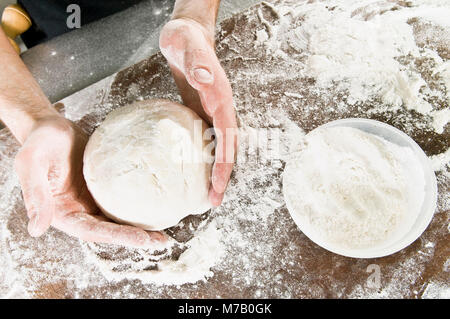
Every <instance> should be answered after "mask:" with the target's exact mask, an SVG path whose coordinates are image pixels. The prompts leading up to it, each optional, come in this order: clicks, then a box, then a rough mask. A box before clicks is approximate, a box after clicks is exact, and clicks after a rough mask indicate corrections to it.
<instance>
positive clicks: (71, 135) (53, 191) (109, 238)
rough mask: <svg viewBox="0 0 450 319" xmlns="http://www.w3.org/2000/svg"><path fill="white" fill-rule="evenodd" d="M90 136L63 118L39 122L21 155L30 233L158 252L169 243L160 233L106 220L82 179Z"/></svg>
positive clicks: (18, 165) (19, 163) (18, 159)
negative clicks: (64, 235)
mask: <svg viewBox="0 0 450 319" xmlns="http://www.w3.org/2000/svg"><path fill="white" fill-rule="evenodd" d="M87 140H88V138H87V136H86V135H85V134H84V133H83V132H82V131H81V130H80V129H79V128H77V127H76V126H75V125H74V124H73V123H72V122H70V121H68V120H66V119H65V118H63V117H62V116H53V117H48V118H45V119H41V120H39V121H37V122H36V123H35V124H34V126H33V128H32V130H31V132H30V134H29V135H28V137H27V138H26V140H25V143H24V144H23V146H22V148H21V149H20V151H19V153H18V154H17V157H16V161H15V169H16V172H17V174H18V176H19V180H20V184H21V186H22V193H23V198H24V201H25V206H26V209H27V213H28V217H29V218H30V221H29V224H28V231H29V233H30V234H31V235H32V236H34V237H38V236H41V235H42V234H43V233H44V232H45V231H46V230H47V229H48V228H49V227H50V225H51V226H54V227H55V228H57V229H59V230H62V231H64V232H65V233H67V234H69V235H71V236H75V237H78V238H80V239H82V240H86V241H90V242H100V243H110V244H117V245H124V246H130V247H139V248H154V247H156V245H157V244H158V243H161V242H164V241H165V240H166V238H165V236H164V235H163V234H161V233H158V232H146V231H144V230H142V229H139V228H136V227H132V226H125V225H118V224H115V223H113V222H110V221H109V220H108V219H107V218H106V217H104V216H102V215H101V214H100V212H99V210H98V208H97V207H96V205H95V203H94V200H93V199H92V197H91V195H90V194H89V192H88V189H87V187H86V182H85V181H84V178H83V153H84V149H85V146H86V143H87Z"/></svg>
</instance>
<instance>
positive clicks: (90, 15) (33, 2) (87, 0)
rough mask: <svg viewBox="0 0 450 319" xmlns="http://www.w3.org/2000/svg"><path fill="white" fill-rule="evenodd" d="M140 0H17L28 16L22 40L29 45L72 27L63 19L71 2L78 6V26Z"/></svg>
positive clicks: (65, 17) (66, 16) (67, 15)
mask: <svg viewBox="0 0 450 319" xmlns="http://www.w3.org/2000/svg"><path fill="white" fill-rule="evenodd" d="M141 1H142V0H18V1H17V3H18V4H20V5H21V6H22V7H23V8H24V9H25V11H27V12H28V14H29V15H30V17H31V20H32V22H33V25H32V27H31V28H30V29H29V30H28V31H27V32H25V33H24V34H22V40H23V42H24V43H25V45H26V46H27V47H28V48H30V47H33V46H35V45H37V44H39V43H42V42H45V41H47V40H49V39H51V38H54V37H56V36H58V35H61V34H63V33H66V32H69V31H72V30H73V29H70V28H68V26H67V19H68V17H69V16H70V15H71V14H73V11H71V12H67V8H68V6H69V5H71V4H77V5H79V6H80V9H81V10H80V12H81V26H83V25H85V24H88V23H90V22H93V21H96V20H99V19H101V18H104V17H107V16H109V15H111V14H114V13H117V12H120V11H123V10H125V9H127V8H129V7H131V6H133V5H135V4H137V3H139V2H141Z"/></svg>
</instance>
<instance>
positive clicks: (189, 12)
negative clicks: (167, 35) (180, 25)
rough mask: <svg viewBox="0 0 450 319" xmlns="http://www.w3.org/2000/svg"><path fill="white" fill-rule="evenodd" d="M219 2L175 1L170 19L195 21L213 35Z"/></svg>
mask: <svg viewBox="0 0 450 319" xmlns="http://www.w3.org/2000/svg"><path fill="white" fill-rule="evenodd" d="M219 5H220V0H176V2H175V8H174V10H173V14H172V19H179V18H188V19H192V20H195V21H197V22H199V23H200V24H202V25H203V26H204V27H206V28H207V29H208V31H209V32H211V34H212V35H214V28H215V25H216V20H217V13H218V12H219Z"/></svg>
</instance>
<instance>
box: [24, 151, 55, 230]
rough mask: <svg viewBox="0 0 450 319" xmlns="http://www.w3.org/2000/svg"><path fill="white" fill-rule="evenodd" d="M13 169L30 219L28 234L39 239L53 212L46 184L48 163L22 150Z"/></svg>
mask: <svg viewBox="0 0 450 319" xmlns="http://www.w3.org/2000/svg"><path fill="white" fill-rule="evenodd" d="M15 169H16V172H17V175H18V177H19V181H20V185H21V187H22V194H23V199H24V202H25V207H26V209H27V213H28V217H29V218H30V221H29V223H28V232H29V233H30V235H31V236H33V237H39V236H41V235H42V234H43V233H45V231H46V230H47V229H48V228H49V227H50V225H51V223H52V219H53V216H54V210H55V208H54V201H53V198H52V195H51V192H50V186H49V182H48V171H49V163H48V161H47V160H46V159H45V158H44V157H43V156H39V155H38V154H37V152H34V151H30V150H28V149H26V148H24V149H23V150H22V151H20V152H19V154H18V155H17V157H16V161H15Z"/></svg>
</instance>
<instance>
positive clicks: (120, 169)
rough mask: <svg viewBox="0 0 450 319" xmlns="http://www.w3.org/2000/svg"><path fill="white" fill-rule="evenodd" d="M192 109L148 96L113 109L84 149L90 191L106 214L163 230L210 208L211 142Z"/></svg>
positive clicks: (116, 218)
mask: <svg viewBox="0 0 450 319" xmlns="http://www.w3.org/2000/svg"><path fill="white" fill-rule="evenodd" d="M207 128H208V126H207V124H206V123H205V122H204V121H203V120H202V119H201V118H200V117H199V116H198V115H197V114H196V113H194V112H193V111H192V110H191V109H189V108H187V107H185V106H183V105H181V104H178V103H175V102H171V101H168V100H146V101H140V102H136V103H134V104H131V105H128V106H125V107H122V108H119V109H116V110H114V111H112V112H111V113H110V114H109V115H108V116H107V117H106V119H105V121H104V122H103V123H102V124H101V125H100V126H99V127H98V128H97V129H96V131H95V132H94V134H93V135H92V136H91V138H90V140H89V142H88V144H87V146H86V150H85V153H84V176H85V179H86V183H87V186H88V189H89V191H90V192H91V194H92V196H93V197H94V199H95V201H96V203H97V205H98V206H99V207H100V209H101V210H102V211H103V212H104V213H105V215H106V216H108V217H110V218H111V219H113V220H115V221H117V222H119V223H126V224H130V225H135V226H138V227H141V228H144V229H146V230H162V229H165V228H168V227H171V226H174V225H176V224H177V223H178V222H179V221H180V220H181V219H183V218H184V217H186V216H188V215H191V214H202V213H204V212H206V211H207V210H208V209H210V208H211V205H210V203H209V201H208V190H209V186H210V176H211V169H212V162H213V160H214V157H213V155H212V154H211V153H212V150H213V148H214V146H213V142H211V141H208V140H207V139H204V138H203V134H204V132H205V130H206V129H207Z"/></svg>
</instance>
